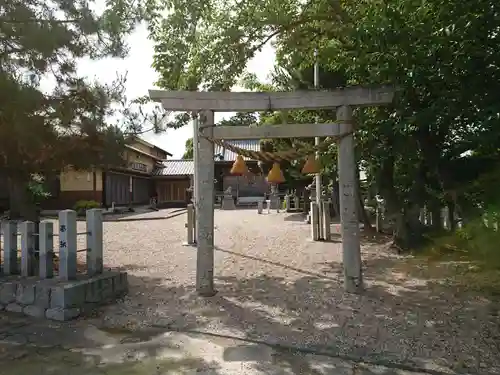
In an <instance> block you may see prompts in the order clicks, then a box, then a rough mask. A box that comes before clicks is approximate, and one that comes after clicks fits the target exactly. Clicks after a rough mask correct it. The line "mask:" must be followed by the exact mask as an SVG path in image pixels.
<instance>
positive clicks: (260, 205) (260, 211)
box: [257, 201, 264, 214]
mask: <svg viewBox="0 0 500 375" xmlns="http://www.w3.org/2000/svg"><path fill="white" fill-rule="evenodd" d="M263 209H264V202H263V201H258V202H257V213H258V214H262V210H263Z"/></svg>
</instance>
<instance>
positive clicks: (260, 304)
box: [79, 210, 500, 373]
mask: <svg viewBox="0 0 500 375" xmlns="http://www.w3.org/2000/svg"><path fill="white" fill-rule="evenodd" d="M161 212H162V211H161ZM163 212H164V211H163ZM147 215H153V216H155V215H158V213H151V214H144V215H141V216H143V217H146V218H147V217H148V216H147ZM185 220H186V216H185V215H181V216H177V217H173V218H170V219H165V220H151V221H136V222H106V223H104V231H105V233H104V238H105V264H106V265H107V266H110V267H120V268H123V269H125V270H127V271H128V273H129V283H130V293H129V295H128V296H127V297H126V298H125V300H124V301H122V302H120V303H118V304H115V305H110V306H107V307H105V308H103V313H102V314H101V315H100V316H99V317H97V318H89V320H90V321H91V322H93V323H96V324H101V325H102V324H105V325H107V326H114V327H129V328H131V327H134V328H135V327H143V326H151V325H161V326H169V327H174V328H176V327H178V328H189V329H198V330H206V331H211V332H217V333H222V334H232V335H239V336H244V337H248V338H254V339H265V340H267V341H273V342H281V343H285V344H288V345H300V346H309V347H311V346H319V347H328V348H330V350H333V351H335V352H340V353H345V354H348V355H351V356H359V357H363V358H366V359H371V360H379V359H384V360H392V361H397V362H402V363H405V364H407V365H412V364H413V365H415V366H419V367H427V368H433V369H438V370H441V371H445V370H446V371H449V369H450V368H451V369H453V370H454V371H456V372H463V373H467V372H481V373H500V365H499V364H500V356H499V342H500V335H499V332H500V329H499V328H500V327H499V320H498V316H497V315H495V314H494V313H493V312H494V308H493V306H496V305H494V304H493V302H491V301H488V300H486V299H484V298H480V297H479V296H474V295H470V294H469V295H465V294H463V293H458V291H456V290H454V289H452V288H451V287H447V286H446V285H444V284H442V283H440V282H439V280H429V279H423V278H418V277H415V276H414V275H411V274H408V273H406V272H403V271H401V270H400V269H399V267H398V265H400V264H401V263H402V262H404V261H405V259H403V258H402V257H398V256H396V255H393V254H391V253H390V252H389V251H388V249H387V246H386V245H383V244H375V243H371V244H365V245H364V246H363V249H362V250H363V262H364V267H365V279H366V284H367V290H366V292H365V293H364V294H363V295H358V296H356V295H347V294H345V293H344V292H343V288H342V269H341V244H340V242H338V241H334V242H330V243H318V242H315V243H314V242H312V241H310V239H309V238H310V230H309V227H308V226H307V225H306V224H304V223H303V222H302V221H299V220H298V216H297V215H294V214H284V213H280V214H277V213H271V214H264V215H257V213H256V212H255V210H241V211H240V210H238V211H216V213H215V223H216V229H215V244H216V255H215V278H216V287H217V290H218V294H217V295H216V296H215V297H212V298H200V297H197V296H196V294H195V292H194V280H195V266H196V250H195V249H194V248H192V247H186V246H182V243H183V242H184V241H185V239H186V237H185V232H186V230H185V228H184V223H185ZM79 225H84V224H83V223H79ZM336 228H337V227H334V230H333V231H334V232H335V229H336ZM82 229H83V227H82ZM334 237H335V236H334ZM82 241H83V239H82ZM81 246H83V242H82V243H81ZM496 311H497V312H498V310H496Z"/></svg>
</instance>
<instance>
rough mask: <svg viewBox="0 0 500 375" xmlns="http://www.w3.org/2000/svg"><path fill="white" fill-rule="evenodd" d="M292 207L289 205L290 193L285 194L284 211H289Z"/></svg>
mask: <svg viewBox="0 0 500 375" xmlns="http://www.w3.org/2000/svg"><path fill="white" fill-rule="evenodd" d="M291 210H292V207H291V206H290V195H288V194H287V195H285V211H286V212H290V211H291Z"/></svg>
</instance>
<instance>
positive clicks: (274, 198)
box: [269, 195, 280, 210]
mask: <svg viewBox="0 0 500 375" xmlns="http://www.w3.org/2000/svg"><path fill="white" fill-rule="evenodd" d="M269 201H270V204H271V207H270V208H271V210H279V209H280V197H278V195H271V196H270V197H269Z"/></svg>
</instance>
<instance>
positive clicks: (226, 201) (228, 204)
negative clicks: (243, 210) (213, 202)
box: [221, 194, 236, 210]
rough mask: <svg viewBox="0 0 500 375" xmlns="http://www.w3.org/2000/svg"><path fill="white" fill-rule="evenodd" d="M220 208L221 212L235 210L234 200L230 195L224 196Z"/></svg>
mask: <svg viewBox="0 0 500 375" xmlns="http://www.w3.org/2000/svg"><path fill="white" fill-rule="evenodd" d="M221 208H222V209H223V210H234V209H236V206H235V204H234V198H233V196H232V195H227V194H226V195H224V197H223V198H222V206H221Z"/></svg>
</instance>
